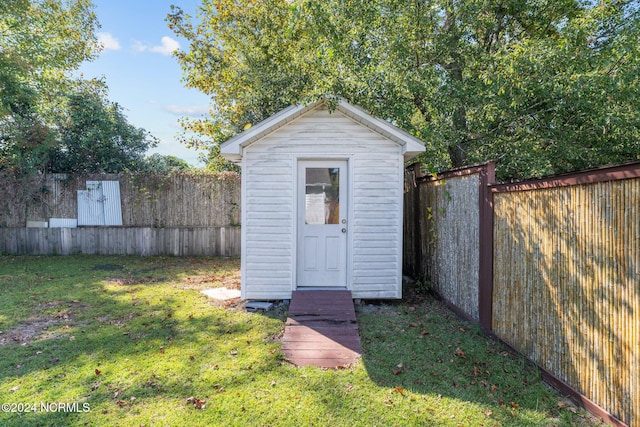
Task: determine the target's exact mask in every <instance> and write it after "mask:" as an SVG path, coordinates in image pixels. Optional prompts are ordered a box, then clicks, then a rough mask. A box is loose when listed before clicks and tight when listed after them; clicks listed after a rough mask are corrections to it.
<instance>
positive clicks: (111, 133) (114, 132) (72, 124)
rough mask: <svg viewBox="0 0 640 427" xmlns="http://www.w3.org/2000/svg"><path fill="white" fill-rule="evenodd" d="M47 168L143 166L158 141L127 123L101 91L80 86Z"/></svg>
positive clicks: (99, 169)
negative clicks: (147, 155) (148, 150)
mask: <svg viewBox="0 0 640 427" xmlns="http://www.w3.org/2000/svg"><path fill="white" fill-rule="evenodd" d="M58 132H59V135H60V137H59V141H58V143H57V144H56V145H55V146H54V147H52V148H51V150H50V154H49V162H48V165H47V169H48V171H50V172H58V173H85V172H101V173H117V172H122V171H124V170H126V169H132V170H139V169H143V168H144V167H145V166H146V163H145V159H144V157H143V155H144V153H145V152H146V151H147V149H149V148H151V147H154V146H155V145H157V140H156V139H155V138H154V137H153V136H151V135H150V134H149V133H148V132H146V131H145V130H144V129H141V128H136V127H135V126H133V125H131V124H129V123H128V122H127V119H126V117H125V115H124V113H123V111H122V107H121V106H120V105H118V104H116V103H113V102H110V101H109V100H108V99H107V98H106V97H105V95H104V93H103V92H102V91H100V90H92V89H91V88H84V87H83V88H80V89H79V90H77V91H76V92H74V93H72V94H71V95H70V96H69V99H68V104H67V108H66V111H65V112H64V117H63V119H62V123H61V125H60V128H59V130H58Z"/></svg>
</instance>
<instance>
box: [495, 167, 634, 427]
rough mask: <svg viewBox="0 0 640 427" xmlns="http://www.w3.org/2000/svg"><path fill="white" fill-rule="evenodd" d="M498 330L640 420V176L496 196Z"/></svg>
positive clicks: (596, 398) (618, 412) (629, 418)
mask: <svg viewBox="0 0 640 427" xmlns="http://www.w3.org/2000/svg"><path fill="white" fill-rule="evenodd" d="M493 332H494V333H495V334H496V335H498V336H499V337H500V338H502V339H503V340H505V341H506V342H508V343H509V344H510V345H512V346H513V347H515V348H516V349H518V350H519V351H520V352H522V353H523V354H525V355H526V356H527V357H529V358H530V359H531V360H533V361H534V362H536V364H538V366H540V367H542V368H544V369H546V370H547V371H549V372H550V373H552V374H553V375H554V376H556V377H558V378H560V379H561V380H563V381H564V382H566V383H567V384H570V385H571V386H572V387H573V388H575V389H576V390H577V391H579V392H580V393H582V394H584V395H585V396H587V397H589V399H591V400H592V401H593V402H594V403H596V404H597V405H598V406H600V407H602V408H605V409H606V410H607V411H609V412H610V413H612V414H613V415H614V416H615V417H617V418H618V419H620V420H623V421H624V422H626V423H628V424H629V425H639V424H638V423H639V421H640V419H639V417H640V179H625V180H617V181H606V182H598V183H593V184H586V185H572V186H565V187H558V188H547V189H538V190H531V191H514V192H504V193H501V192H498V193H496V194H495V196H494V279H493Z"/></svg>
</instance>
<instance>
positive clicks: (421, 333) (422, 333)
mask: <svg viewBox="0 0 640 427" xmlns="http://www.w3.org/2000/svg"><path fill="white" fill-rule="evenodd" d="M428 333H429V331H427V330H426V329H423V330H421V331H420V338H422V337H424V336H425V335H427V334H428Z"/></svg>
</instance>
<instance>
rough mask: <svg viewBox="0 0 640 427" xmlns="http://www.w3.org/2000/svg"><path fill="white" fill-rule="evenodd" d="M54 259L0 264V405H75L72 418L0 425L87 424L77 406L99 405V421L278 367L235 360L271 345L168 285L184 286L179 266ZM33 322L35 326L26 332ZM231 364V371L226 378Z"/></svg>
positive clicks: (11, 417) (54, 415)
mask: <svg viewBox="0 0 640 427" xmlns="http://www.w3.org/2000/svg"><path fill="white" fill-rule="evenodd" d="M61 260H62V259H61ZM3 261H7V260H3ZM52 261H53V264H55V261H56V259H55V258H49V259H45V258H29V259H26V260H25V259H22V260H21V261H20V262H21V265H20V266H19V267H17V268H16V269H15V270H12V269H11V268H10V267H11V266H10V265H8V264H7V263H5V264H4V266H5V267H9V268H5V269H3V270H4V271H3V273H6V276H3V278H4V277H9V278H10V279H11V280H10V281H9V280H7V281H5V280H0V291H1V292H2V293H3V295H4V297H5V302H4V304H3V308H5V309H6V311H5V314H6V313H9V316H10V317H11V318H15V319H16V320H10V321H9V320H7V321H6V322H5V321H3V322H2V323H4V325H3V324H2V323H0V330H2V331H3V333H5V332H6V335H7V336H9V340H8V341H5V342H4V343H3V344H2V345H0V394H1V395H4V398H3V399H0V400H2V402H16V403H17V402H30V403H34V404H35V403H38V405H39V402H51V403H53V402H65V403H72V402H78V403H79V406H78V407H74V408H71V412H69V411H67V410H64V411H55V412H42V411H39V410H36V411H35V412H31V413H24V414H16V413H3V414H0V424H2V425H21V426H22V425H67V424H70V423H71V422H72V421H73V422H76V421H77V420H78V419H80V418H82V417H85V418H82V419H87V420H88V419H90V418H86V417H90V415H83V414H82V409H83V406H82V403H89V404H90V407H91V408H104V407H105V406H106V407H107V409H104V410H103V413H102V415H107V416H108V415H109V414H108V412H112V413H113V414H114V416H115V414H116V413H117V412H118V411H121V410H123V409H124V410H132V411H135V410H136V409H135V401H136V400H137V399H144V398H147V397H153V396H162V395H163V394H165V393H166V392H167V391H168V392H169V393H170V395H171V397H172V398H177V399H180V400H182V401H186V399H187V398H189V397H190V396H202V395H203V394H204V393H209V392H210V391H211V390H210V389H209V390H203V389H202V384H203V382H202V381H200V380H201V378H202V377H203V376H204V377H208V378H210V379H211V382H210V384H209V388H213V389H215V388H216V387H215V386H214V384H218V383H219V384H224V385H218V386H217V387H228V385H229V384H232V383H233V382H244V381H250V378H248V377H250V376H253V375H260V373H262V372H264V371H268V370H271V369H273V368H274V367H275V366H278V365H279V363H280V360H279V358H278V354H273V355H271V354H269V353H266V354H267V355H270V356H271V357H268V358H264V357H256V358H251V357H242V358H241V357H238V353H239V352H246V353H249V347H250V346H251V345H252V344H251V342H250V340H252V341H253V345H254V347H257V346H260V345H262V344H267V345H268V344H273V338H272V337H270V336H260V335H259V334H258V335H256V328H254V326H253V325H252V324H251V322H252V321H257V320H256V319H247V316H246V315H240V316H239V315H238V314H237V313H231V312H228V311H226V310H224V309H222V308H216V307H212V306H211V305H210V304H209V303H208V301H207V299H206V297H204V296H202V295H200V294H199V293H198V292H185V291H184V290H183V289H181V288H180V287H179V286H171V285H167V282H179V281H181V280H183V279H184V277H183V276H184V274H185V266H184V265H180V264H182V262H181V261H178V262H173V263H171V267H174V268H170V269H167V268H156V267H157V266H154V265H152V264H150V263H152V262H153V260H152V259H136V260H135V261H132V259H131V258H129V259H125V258H122V259H120V258H113V259H112V258H111V257H109V258H106V259H105V258H104V257H102V258H101V259H100V260H99V261H96V262H95V265H94V263H93V262H92V261H91V259H90V258H88V257H73V258H66V259H64V263H61V264H66V266H65V267H64V268H63V269H62V270H56V269H52V268H51V264H52ZM174 261H175V260H174ZM176 265H178V267H177V268H175V267H176ZM164 267H166V266H164ZM198 268H200V266H195V267H194V268H193V269H195V271H196V272H197V269H198ZM156 270H157V271H156ZM187 270H188V269H187ZM76 273H77V274H76ZM156 273H157V274H161V275H162V277H159V276H155V274H156ZM34 278H44V279H34ZM0 279H2V278H0ZM45 319H46V322H44V320H45ZM38 322H39V324H41V325H42V326H41V327H38V328H31V329H29V328H27V327H26V326H25V325H29V324H33V323H38ZM7 326H8V327H7ZM20 333H24V334H23V335H21V336H18V334H20ZM12 336H13V337H12ZM263 353H265V352H261V353H260V354H261V355H262V354H263ZM238 360H242V363H243V364H244V365H245V366H242V367H241V369H240V371H238V370H237V369H235V368H237V367H235V364H236V362H237V361H238ZM232 365H233V366H234V370H228V369H227V367H228V366H232ZM228 372H229V373H230V372H233V374H234V376H233V378H230V377H229V376H230V375H231V374H228ZM178 373H186V375H179V374H178ZM196 377H198V381H192V380H193V379H195V378H196ZM245 377H246V378H245ZM194 384H195V385H194ZM105 403H107V404H108V405H105ZM36 409H40V408H39V407H38V408H36ZM76 410H78V411H79V412H80V413H76ZM74 420H75V421H74Z"/></svg>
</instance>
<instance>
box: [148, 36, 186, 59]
mask: <svg viewBox="0 0 640 427" xmlns="http://www.w3.org/2000/svg"><path fill="white" fill-rule="evenodd" d="M178 49H180V43H178V42H177V41H176V40H174V39H172V38H171V37H169V36H164V37H163V38H162V39H161V40H160V45H159V46H153V47H152V48H151V49H149V50H150V51H151V52H155V53H159V54H161V55H171V54H172V53H173V52H174V51H175V50H178Z"/></svg>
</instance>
